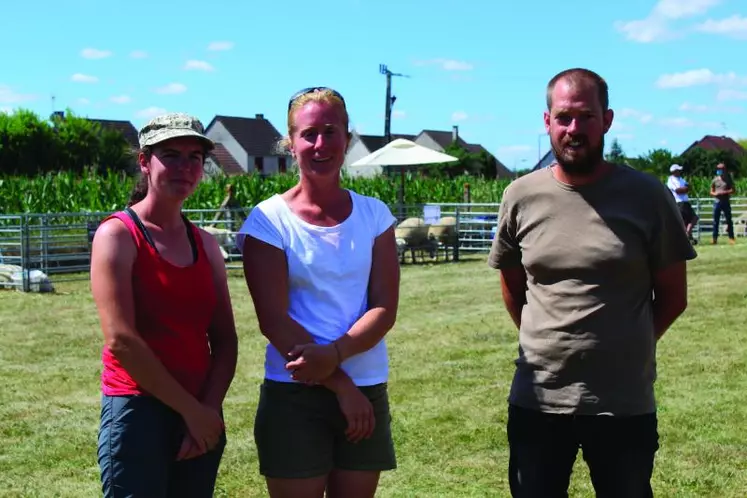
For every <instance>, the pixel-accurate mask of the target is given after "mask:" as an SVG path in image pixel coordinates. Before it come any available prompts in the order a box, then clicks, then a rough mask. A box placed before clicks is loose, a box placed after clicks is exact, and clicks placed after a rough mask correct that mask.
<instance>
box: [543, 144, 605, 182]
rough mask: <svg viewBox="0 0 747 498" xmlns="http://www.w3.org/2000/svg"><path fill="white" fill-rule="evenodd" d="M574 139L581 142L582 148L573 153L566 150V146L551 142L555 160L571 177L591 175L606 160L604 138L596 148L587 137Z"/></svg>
mask: <svg viewBox="0 0 747 498" xmlns="http://www.w3.org/2000/svg"><path fill="white" fill-rule="evenodd" d="M574 139H576V140H580V141H581V146H580V147H579V148H577V149H576V150H573V151H572V150H569V149H566V148H565V145H562V144H561V145H558V144H556V143H555V142H552V141H551V145H552V151H553V154H555V160H556V161H557V162H558V164H559V165H560V167H561V168H562V169H563V171H564V172H565V173H567V174H569V175H573V176H587V175H590V174H591V173H593V172H594V169H595V168H596V166H597V165H598V164H599V163H601V161H602V159H603V158H604V137H601V138H600V140H599V144H598V145H597V146H596V147H595V146H592V145H590V144H589V139H588V138H587V137H586V136H578V137H574ZM568 141H570V140H568Z"/></svg>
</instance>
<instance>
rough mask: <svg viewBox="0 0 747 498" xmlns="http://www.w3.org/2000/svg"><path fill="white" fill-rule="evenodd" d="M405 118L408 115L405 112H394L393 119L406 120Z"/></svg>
mask: <svg viewBox="0 0 747 498" xmlns="http://www.w3.org/2000/svg"><path fill="white" fill-rule="evenodd" d="M405 116H407V113H406V112H405V111H400V110H396V111H392V118H393V119H404V118H405Z"/></svg>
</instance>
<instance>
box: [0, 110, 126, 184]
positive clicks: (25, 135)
mask: <svg viewBox="0 0 747 498" xmlns="http://www.w3.org/2000/svg"><path fill="white" fill-rule="evenodd" d="M132 159H133V158H132V155H131V153H130V151H129V148H128V145H127V141H126V140H125V138H124V136H122V134H121V133H120V132H118V131H113V130H104V129H102V128H101V126H100V125H99V124H98V123H96V122H93V121H89V120H88V119H84V118H79V117H77V116H75V115H74V114H73V113H72V112H70V111H69V110H68V111H67V112H66V114H65V115H64V116H60V115H53V116H52V118H51V119H50V121H46V120H43V119H40V118H39V117H38V116H37V115H36V114H34V113H33V112H31V111H27V110H23V109H20V110H18V111H16V112H14V113H13V114H11V115H9V114H4V113H0V165H1V166H0V168H1V169H0V172H2V173H4V174H12V175H24V176H33V175H38V174H44V173H47V172H50V171H71V172H74V173H76V174H82V173H83V172H84V171H87V170H90V169H95V170H97V171H99V172H103V171H106V170H114V171H127V170H128V169H129V166H130V165H131V163H132Z"/></svg>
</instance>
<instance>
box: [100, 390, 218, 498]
mask: <svg viewBox="0 0 747 498" xmlns="http://www.w3.org/2000/svg"><path fill="white" fill-rule="evenodd" d="M184 434H185V429H184V424H183V422H182V418H181V416H180V415H179V414H178V413H176V412H175V411H173V410H172V409H171V408H169V407H168V406H166V405H164V404H163V403H161V402H160V401H159V400H157V399H155V398H153V397H150V396H103V397H102V399H101V422H100V428H99V438H98V439H99V440H98V461H99V469H100V472H101V490H102V493H103V496H104V497H105V498H146V497H147V498H171V497H174V498H176V497H179V498H209V497H212V496H213V490H214V487H215V480H216V477H217V475H218V467H219V465H220V461H221V457H222V456H223V450H224V448H225V445H226V438H225V433H224V434H223V435H222V437H221V441H220V444H219V445H218V446H217V447H216V448H215V449H213V450H212V451H209V452H207V453H205V454H203V455H200V456H198V457H195V458H190V459H189V460H180V461H177V460H176V455H177V453H178V452H179V448H180V446H181V443H182V438H183V437H184Z"/></svg>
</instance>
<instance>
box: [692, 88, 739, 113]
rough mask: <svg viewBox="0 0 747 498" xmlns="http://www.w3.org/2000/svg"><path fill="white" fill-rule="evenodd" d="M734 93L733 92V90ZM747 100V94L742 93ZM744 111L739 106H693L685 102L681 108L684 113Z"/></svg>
mask: <svg viewBox="0 0 747 498" xmlns="http://www.w3.org/2000/svg"><path fill="white" fill-rule="evenodd" d="M722 91H728V90H722ZM732 91H733V90H732ZM742 93H743V94H744V95H745V98H747V92H742ZM743 110H744V109H742V108H741V107H738V106H718V105H705V104H691V103H690V102H684V103H683V104H682V105H681V106H680V111H684V112H728V113H737V112H742V111H743Z"/></svg>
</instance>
